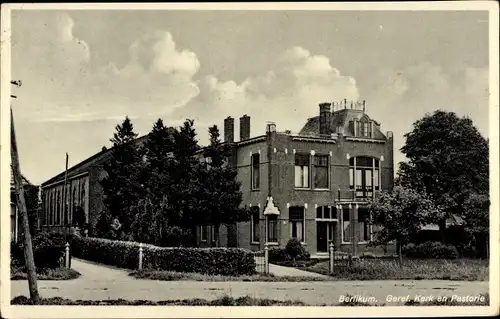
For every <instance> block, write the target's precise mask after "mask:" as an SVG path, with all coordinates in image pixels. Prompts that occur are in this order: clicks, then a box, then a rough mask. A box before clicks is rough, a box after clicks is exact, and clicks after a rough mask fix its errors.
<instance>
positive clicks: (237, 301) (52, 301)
mask: <svg viewBox="0 0 500 319" xmlns="http://www.w3.org/2000/svg"><path fill="white" fill-rule="evenodd" d="M346 296H349V295H348V294H346ZM481 296H483V297H484V299H482V301H471V302H457V301H451V297H450V298H448V301H446V302H438V301H434V302H424V303H419V302H415V301H413V300H410V301H409V302H407V303H405V304H404V306H488V305H489V295H488V294H483V295H481ZM11 305H64V306H259V307H263V306H309V305H308V304H306V303H304V302H302V301H300V300H285V301H281V300H273V299H267V298H264V299H261V298H253V297H250V296H245V297H240V298H233V297H230V296H227V295H225V296H222V297H219V298H217V299H215V300H206V299H177V300H163V301H151V300H125V299H114V300H112V299H108V300H70V299H65V298H61V297H54V298H42V299H40V301H39V302H38V303H34V302H33V301H32V300H31V299H30V298H28V297H26V296H17V297H15V298H13V299H12V300H11ZM320 306H327V305H320ZM334 306H337V307H383V306H386V305H385V304H370V303H364V302H358V301H347V302H342V303H339V304H336V305H334Z"/></svg>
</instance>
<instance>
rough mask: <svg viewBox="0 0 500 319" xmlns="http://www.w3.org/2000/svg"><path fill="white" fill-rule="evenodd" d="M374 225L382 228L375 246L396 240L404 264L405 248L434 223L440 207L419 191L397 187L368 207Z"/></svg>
mask: <svg viewBox="0 0 500 319" xmlns="http://www.w3.org/2000/svg"><path fill="white" fill-rule="evenodd" d="M368 209H369V210H370V212H371V219H372V224H374V225H377V226H379V228H380V229H378V230H376V231H375V240H374V241H373V243H372V245H383V244H387V243H388V242H390V241H393V240H396V241H397V246H398V255H399V260H400V264H402V253H401V248H402V245H403V244H404V243H405V242H406V240H407V239H408V238H411V237H413V236H415V235H416V234H417V233H418V232H419V231H420V229H421V228H422V226H424V225H426V224H428V223H429V222H430V221H432V218H433V215H435V214H436V207H435V206H434V204H433V202H432V201H431V200H430V199H429V198H428V197H427V196H426V195H425V194H422V193H420V192H418V191H416V190H413V189H409V188H405V187H403V186H395V187H394V188H393V190H392V191H391V192H382V193H381V194H380V196H379V197H378V198H376V199H371V201H370V202H369V204H368Z"/></svg>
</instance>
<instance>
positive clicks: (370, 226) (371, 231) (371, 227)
mask: <svg viewBox="0 0 500 319" xmlns="http://www.w3.org/2000/svg"><path fill="white" fill-rule="evenodd" d="M358 214H359V210H358ZM369 214H370V221H371V217H372V213H371V212H370V213H369ZM370 221H369V225H368V229H369V233H370V236H369V237H370V238H369V240H368V241H366V240H363V241H359V242H358V244H368V243H370V242H372V241H373V225H372V223H371V222H370ZM359 225H360V221H359V216H358V226H359ZM360 228H361V227H360ZM359 235H361V231H360V232H359Z"/></svg>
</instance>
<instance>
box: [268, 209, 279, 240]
mask: <svg viewBox="0 0 500 319" xmlns="http://www.w3.org/2000/svg"><path fill="white" fill-rule="evenodd" d="M271 216H274V217H276V241H269V217H271ZM278 225H279V219H278V216H277V215H267V216H266V243H268V244H271V245H278V240H279V239H278V237H279V231H278Z"/></svg>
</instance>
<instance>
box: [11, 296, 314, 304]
mask: <svg viewBox="0 0 500 319" xmlns="http://www.w3.org/2000/svg"><path fill="white" fill-rule="evenodd" d="M11 305H65V306H76V305H80V306H306V304H305V303H303V302H301V301H294V300H286V301H280V300H273V299H260V298H252V297H250V296H245V297H240V298H233V297H229V296H223V297H220V298H217V299H215V300H206V299H183V300H181V299H178V300H164V301H150V300H124V299H115V300H111V299H110V300H70V299H64V298H61V297H55V298H43V299H40V301H39V302H38V303H37V304H35V303H33V302H32V301H31V299H29V298H28V297H25V296H18V297H15V298H14V299H12V300H11Z"/></svg>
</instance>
